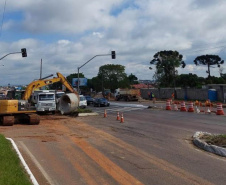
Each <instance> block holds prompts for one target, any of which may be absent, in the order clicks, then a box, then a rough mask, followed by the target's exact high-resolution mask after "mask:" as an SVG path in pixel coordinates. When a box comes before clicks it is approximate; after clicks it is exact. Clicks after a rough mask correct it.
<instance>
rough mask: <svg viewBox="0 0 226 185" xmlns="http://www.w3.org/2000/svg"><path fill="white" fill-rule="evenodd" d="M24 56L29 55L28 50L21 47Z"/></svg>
mask: <svg viewBox="0 0 226 185" xmlns="http://www.w3.org/2000/svg"><path fill="white" fill-rule="evenodd" d="M21 53H22V57H27V51H26V48H22V49H21Z"/></svg>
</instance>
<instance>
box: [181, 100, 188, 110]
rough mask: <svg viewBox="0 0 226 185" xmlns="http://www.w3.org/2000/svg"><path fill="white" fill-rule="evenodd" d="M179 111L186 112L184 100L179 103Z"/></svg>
mask: <svg viewBox="0 0 226 185" xmlns="http://www.w3.org/2000/svg"><path fill="white" fill-rule="evenodd" d="M180 111H181V112H186V111H187V108H186V106H185V102H184V101H182V102H181V105H180Z"/></svg>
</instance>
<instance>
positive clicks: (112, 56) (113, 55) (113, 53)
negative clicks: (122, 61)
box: [111, 51, 116, 59]
mask: <svg viewBox="0 0 226 185" xmlns="http://www.w3.org/2000/svg"><path fill="white" fill-rule="evenodd" d="M111 58H112V59H115V58H116V54H115V51H111Z"/></svg>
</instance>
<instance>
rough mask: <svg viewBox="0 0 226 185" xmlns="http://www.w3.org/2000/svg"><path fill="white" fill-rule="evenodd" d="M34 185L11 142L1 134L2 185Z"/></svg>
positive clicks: (0, 172) (0, 171) (0, 170)
mask: <svg viewBox="0 0 226 185" xmlns="http://www.w3.org/2000/svg"><path fill="white" fill-rule="evenodd" d="M12 184H13V185H21V184H23V185H32V183H31V181H30V179H29V176H28V175H27V173H26V171H25V170H24V168H23V166H22V165H21V162H20V159H19V157H18V155H17V154H16V151H15V150H14V149H13V147H12V145H11V142H10V141H8V140H7V139H6V138H5V137H4V136H3V135H1V134H0V185H12Z"/></svg>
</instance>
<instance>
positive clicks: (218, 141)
mask: <svg viewBox="0 0 226 185" xmlns="http://www.w3.org/2000/svg"><path fill="white" fill-rule="evenodd" d="M201 139H203V140H205V142H206V143H208V144H210V145H216V146H220V147H224V148H226V134H220V135H203V136H202V137H201Z"/></svg>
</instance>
